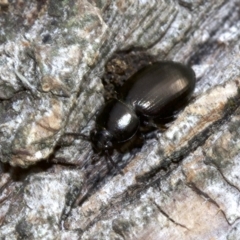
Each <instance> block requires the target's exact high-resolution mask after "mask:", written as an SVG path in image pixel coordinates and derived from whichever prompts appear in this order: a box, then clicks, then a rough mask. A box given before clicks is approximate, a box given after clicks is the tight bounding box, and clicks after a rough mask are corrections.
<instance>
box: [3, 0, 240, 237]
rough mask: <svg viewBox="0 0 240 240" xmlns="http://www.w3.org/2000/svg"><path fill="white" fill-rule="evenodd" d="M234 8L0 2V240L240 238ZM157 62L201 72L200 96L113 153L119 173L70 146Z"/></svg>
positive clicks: (239, 80) (233, 2) (88, 150)
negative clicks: (136, 144) (126, 85)
mask: <svg viewBox="0 0 240 240" xmlns="http://www.w3.org/2000/svg"><path fill="white" fill-rule="evenodd" d="M239 7H240V4H239V1H237V0H230V1H223V0H222V1H200V0H198V1H192V0H179V1H173V0H170V1H166V0H165V1H164V0H155V1H154V0H152V1H143V0H136V1H132V0H125V1H123V0H118V1H112V0H101V1H100V0H91V1H90V0H89V1H87V0H68V1H54V0H48V1H39V0H33V1H19V0H2V1H1V0H0V9H1V10H0V26H1V28H0V99H1V100H0V160H1V171H0V174H1V181H0V186H1V192H0V193H1V194H0V199H1V204H0V222H1V227H0V238H1V239H104V240H105V239H150V240H151V239H153V240H156V239H164V240H165V239H168V240H169V239H186V240H188V239H189V240H190V239H206V240H207V239H229V240H230V239H239V234H240V226H239V223H238V219H239V217H240V205H239V202H240V201H239V198H240V193H239V189H240V181H239V169H238V167H239V150H240V140H239V139H240V127H239V126H240V108H239V99H240V98H239V97H240V96H239V86H240V77H239V76H240V70H239V69H240V61H239V44H238V42H239V38H240V30H239V29H240V26H239V25H240V17H239ZM162 60H171V61H178V62H182V63H184V64H188V65H190V66H191V67H192V68H193V69H194V71H195V73H196V77H197V85H196V89H195V92H194V96H193V97H192V99H191V100H190V102H189V103H188V105H187V106H186V107H185V108H184V109H183V110H182V111H181V112H180V113H179V114H178V115H177V116H176V119H175V120H174V121H172V122H171V123H169V124H168V125H167V129H166V130H164V131H161V132H158V133H157V134H156V137H154V138H150V139H146V140H145V141H144V145H143V146H142V147H141V148H134V149H131V150H129V151H127V152H125V153H120V152H117V151H114V152H113V153H112V155H111V157H112V159H113V161H114V162H115V163H116V164H117V166H118V168H119V169H121V172H122V174H121V172H120V171H119V169H118V168H114V167H112V166H109V164H108V161H106V159H105V157H104V156H97V155H95V153H94V151H93V150H92V146H91V143H90V142H89V141H86V139H85V140H84V139H81V138H76V137H73V136H70V135H66V134H65V133H66V132H74V133H81V134H84V135H87V136H89V131H90V130H91V129H94V127H95V125H94V124H95V115H96V113H97V111H98V109H99V108H100V107H101V106H102V105H103V104H104V97H105V98H108V97H109V96H110V97H111V96H114V89H115V87H116V86H117V85H118V84H119V85H121V84H122V82H123V81H126V80H127V79H128V78H129V76H131V75H132V74H133V73H134V72H135V71H137V70H138V69H140V68H141V67H142V66H144V65H147V64H150V63H152V62H155V61H162ZM101 80H102V81H101ZM103 85H105V86H103ZM111 89H113V90H111ZM94 159H95V160H94Z"/></svg>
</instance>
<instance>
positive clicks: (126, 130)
mask: <svg viewBox="0 0 240 240" xmlns="http://www.w3.org/2000/svg"><path fill="white" fill-rule="evenodd" d="M195 82H196V81H195V74H194V72H193V70H192V69H191V68H189V67H187V66H185V65H182V64H180V63H176V62H157V63H154V64H153V65H151V66H148V67H145V68H143V69H142V70H140V71H139V72H137V73H136V74H134V75H133V76H132V77H131V78H130V79H129V80H128V81H127V82H126V83H125V84H124V85H123V86H122V88H121V89H120V91H119V94H118V99H112V100H110V101H108V102H106V103H105V105H104V106H103V108H102V109H101V110H100V112H99V114H98V116H97V118H96V128H95V129H94V130H93V131H92V132H91V136H90V138H91V141H92V144H93V147H94V148H95V149H96V150H99V151H101V150H107V149H110V148H114V147H115V146H116V144H118V143H121V142H125V141H127V140H129V139H131V138H132V137H133V136H134V135H135V134H136V132H137V131H138V129H139V125H140V122H141V121H140V119H141V117H144V118H146V117H147V119H154V120H155V119H157V118H164V117H166V116H171V115H172V114H173V113H174V112H175V111H177V110H179V108H180V107H181V106H182V105H184V104H185V103H186V102H187V101H188V99H189V97H190V96H191V94H192V92H193V90H194V87H195Z"/></svg>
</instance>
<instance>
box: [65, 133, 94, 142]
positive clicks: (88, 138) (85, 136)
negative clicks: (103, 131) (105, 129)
mask: <svg viewBox="0 0 240 240" xmlns="http://www.w3.org/2000/svg"><path fill="white" fill-rule="evenodd" d="M64 135H71V136H75V137H79V138H81V139H83V140H85V141H88V142H91V139H90V137H89V136H87V135H85V134H83V133H75V132H66V133H64Z"/></svg>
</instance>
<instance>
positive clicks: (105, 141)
mask: <svg viewBox="0 0 240 240" xmlns="http://www.w3.org/2000/svg"><path fill="white" fill-rule="evenodd" d="M90 140H91V142H92V145H93V148H94V150H95V151H97V152H102V151H104V150H108V149H111V148H113V144H112V140H113V137H112V135H111V134H110V133H109V132H108V131H107V130H105V129H103V130H99V129H98V130H96V129H94V130H92V131H91V133H90Z"/></svg>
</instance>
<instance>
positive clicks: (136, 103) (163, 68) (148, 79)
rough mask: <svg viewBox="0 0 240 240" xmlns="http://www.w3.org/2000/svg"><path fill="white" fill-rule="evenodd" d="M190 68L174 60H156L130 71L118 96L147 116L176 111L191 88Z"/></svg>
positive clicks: (193, 85)
mask: <svg viewBox="0 0 240 240" xmlns="http://www.w3.org/2000/svg"><path fill="white" fill-rule="evenodd" d="M195 82H196V80H195V74H194V72H193V70H192V69H191V68H189V67H187V66H184V65H182V64H180V63H176V62H157V63H154V64H153V65H151V66H148V67H145V68H143V69H142V70H140V71H139V72H137V73H136V74H134V75H133V76H132V77H131V78H130V79H129V80H128V81H127V82H126V83H125V84H124V85H123V86H122V88H121V89H120V91H119V92H120V96H119V98H120V99H122V101H123V102H125V103H127V104H129V105H131V106H133V108H134V109H135V111H136V112H137V113H138V114H140V115H144V116H147V117H150V118H155V117H159V116H160V117H161V116H166V115H167V114H170V113H173V112H174V111H176V110H177V109H178V108H179V107H180V106H181V104H182V103H184V102H186V100H187V99H188V98H189V97H190V96H191V94H192V92H193V90H194V87H195Z"/></svg>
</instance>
